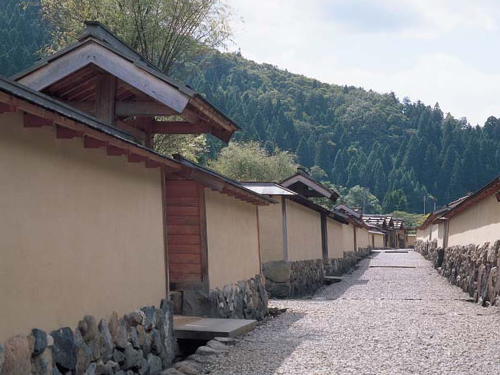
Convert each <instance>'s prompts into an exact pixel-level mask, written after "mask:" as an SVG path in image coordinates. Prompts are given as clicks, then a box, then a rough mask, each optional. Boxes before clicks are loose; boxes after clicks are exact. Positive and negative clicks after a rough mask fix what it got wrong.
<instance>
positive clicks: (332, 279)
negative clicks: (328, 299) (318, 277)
mask: <svg viewBox="0 0 500 375" xmlns="http://www.w3.org/2000/svg"><path fill="white" fill-rule="evenodd" d="M343 279H344V278H343V277H342V276H324V277H323V280H324V283H325V284H326V285H331V284H336V283H340V282H341V281H342V280H343Z"/></svg>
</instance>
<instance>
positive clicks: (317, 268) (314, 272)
mask: <svg viewBox="0 0 500 375" xmlns="http://www.w3.org/2000/svg"><path fill="white" fill-rule="evenodd" d="M262 272H263V273H264V276H265V277H266V290H267V292H268V293H269V295H270V296H271V297H274V298H287V297H302V296H306V295H310V294H312V293H314V292H315V291H316V290H318V289H319V288H321V287H322V286H323V275H324V273H323V261H322V260H321V259H314V260H299V261H295V262H287V261H277V262H269V263H265V264H263V265H262Z"/></svg>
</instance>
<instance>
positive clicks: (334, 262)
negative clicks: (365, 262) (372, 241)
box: [323, 248, 372, 276]
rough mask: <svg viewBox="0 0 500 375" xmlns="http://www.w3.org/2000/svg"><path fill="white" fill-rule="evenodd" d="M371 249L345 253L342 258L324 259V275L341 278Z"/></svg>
mask: <svg viewBox="0 0 500 375" xmlns="http://www.w3.org/2000/svg"><path fill="white" fill-rule="evenodd" d="M371 251H372V250H371V249H370V248H367V249H359V250H358V251H345V252H344V257H343V258H338V259H326V260H324V261H323V265H324V269H325V275H327V276H342V275H343V274H345V273H347V272H349V271H350V270H351V269H352V268H353V267H354V266H355V265H356V264H357V263H358V262H359V261H360V260H361V259H363V258H365V257H367V256H368V255H370V253H371Z"/></svg>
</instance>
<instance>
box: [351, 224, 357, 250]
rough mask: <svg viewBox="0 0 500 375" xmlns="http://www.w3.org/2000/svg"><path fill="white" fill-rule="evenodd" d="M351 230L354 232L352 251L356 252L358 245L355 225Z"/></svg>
mask: <svg viewBox="0 0 500 375" xmlns="http://www.w3.org/2000/svg"><path fill="white" fill-rule="evenodd" d="M352 229H353V231H354V251H358V244H357V241H356V225H355V224H352Z"/></svg>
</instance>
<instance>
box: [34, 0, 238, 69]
mask: <svg viewBox="0 0 500 375" xmlns="http://www.w3.org/2000/svg"><path fill="white" fill-rule="evenodd" d="M41 3H42V6H43V12H44V17H45V19H46V20H47V21H48V22H49V23H50V25H51V26H52V29H51V30H50V33H51V36H52V45H51V46H50V48H49V51H50V50H53V49H54V48H55V49H56V50H58V49H60V48H61V47H63V46H66V45H67V44H69V43H71V42H72V41H74V40H75V39H76V37H77V36H78V35H79V34H80V33H81V31H82V28H83V21H86V20H95V21H100V22H102V23H104V24H105V25H107V26H108V27H109V28H110V29H111V30H113V31H115V32H116V33H117V34H118V35H119V36H120V37H121V38H122V39H123V40H125V41H126V42H128V43H129V44H130V45H131V46H132V48H134V49H135V50H137V51H139V52H140V53H142V54H143V55H144V56H145V57H146V58H147V59H148V60H150V61H151V62H153V63H154V64H155V65H156V66H158V68H160V70H162V71H163V72H164V73H166V74H170V73H172V70H173V68H174V67H175V66H177V65H182V64H183V63H184V62H185V61H189V60H191V59H192V58H193V56H195V55H196V54H198V53H199V52H200V50H201V49H202V48H205V47H209V48H218V47H224V46H225V44H226V42H227V41H228V40H229V38H230V36H231V28H230V24H229V15H230V12H229V8H228V5H227V4H226V3H225V2H223V0H100V1H95V0H65V1H60V0H41Z"/></svg>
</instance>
